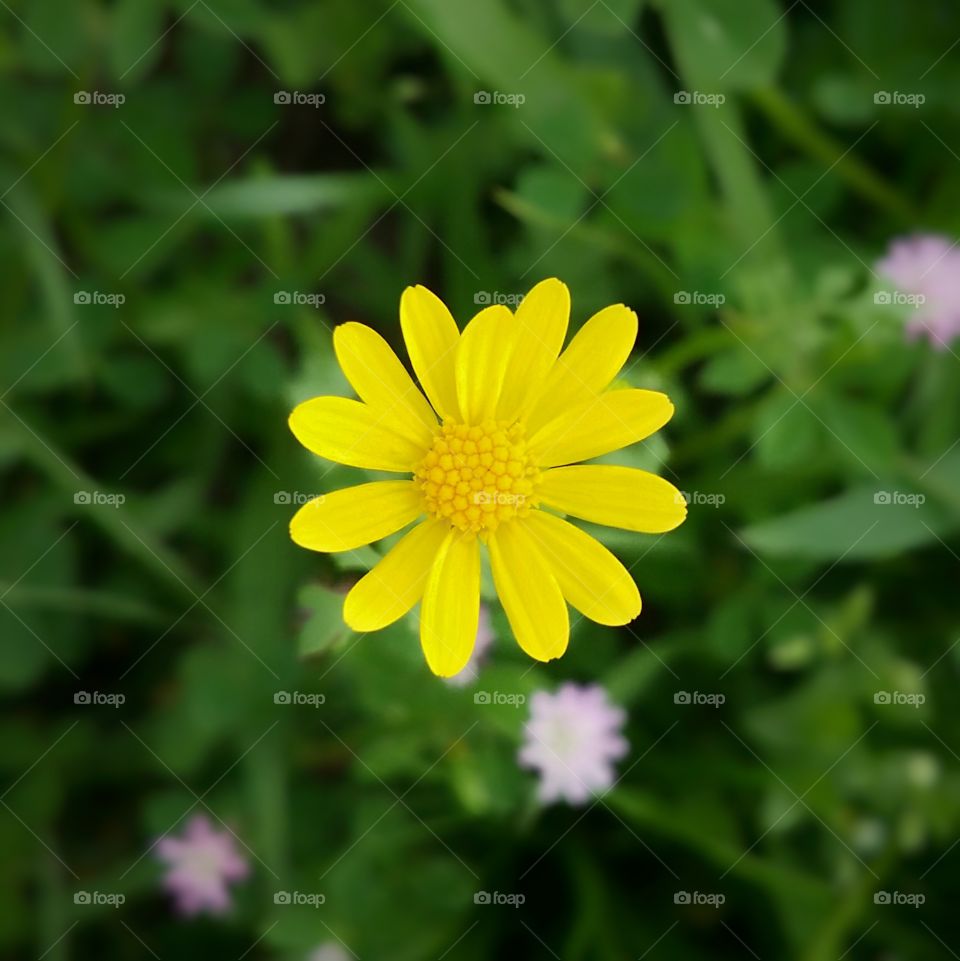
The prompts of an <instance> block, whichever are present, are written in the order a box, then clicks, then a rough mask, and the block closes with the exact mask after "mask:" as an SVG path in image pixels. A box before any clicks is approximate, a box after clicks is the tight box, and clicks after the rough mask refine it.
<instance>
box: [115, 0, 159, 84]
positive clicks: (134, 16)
mask: <svg viewBox="0 0 960 961" xmlns="http://www.w3.org/2000/svg"><path fill="white" fill-rule="evenodd" d="M163 16H164V4H163V3H162V2H159V0H120V2H119V3H118V4H117V5H116V6H115V7H114V8H113V30H112V31H111V34H110V40H111V43H110V51H109V56H110V66H111V69H112V70H113V75H114V77H115V78H116V79H117V80H118V81H125V82H126V83H133V82H135V81H136V80H139V79H140V77H142V76H144V74H146V73H148V72H149V70H150V68H151V67H152V66H153V65H154V64H155V63H156V62H157V58H158V57H159V56H160V54H161V53H163V50H164V45H163V39H162V37H163Z"/></svg>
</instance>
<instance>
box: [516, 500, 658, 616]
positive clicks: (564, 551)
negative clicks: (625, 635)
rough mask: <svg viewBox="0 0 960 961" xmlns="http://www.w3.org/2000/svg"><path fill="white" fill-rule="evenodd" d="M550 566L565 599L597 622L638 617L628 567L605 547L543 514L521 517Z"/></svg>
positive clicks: (637, 601) (636, 597)
mask: <svg viewBox="0 0 960 961" xmlns="http://www.w3.org/2000/svg"><path fill="white" fill-rule="evenodd" d="M524 523H525V524H526V526H527V530H528V531H529V533H530V536H531V537H532V538H533V540H534V541H535V542H536V545H537V547H538V548H539V549H540V552H541V553H542V554H543V556H544V557H545V558H546V559H547V561H548V563H549V564H550V567H551V569H552V570H553V574H554V576H555V577H556V579H557V583H558V584H559V585H560V590H561V591H562V592H563V596H564V597H565V598H566V599H567V600H568V601H569V602H570V604H571V605H573V607H575V608H576V609H577V610H578V611H580V612H581V613H582V614H584V615H586V616H587V617H589V618H590V620H591V621H596V622H597V623H598V624H608V625H611V626H615V625H617V624H627V623H629V622H630V621H632V620H633V619H634V618H635V617H636V616H637V615H638V614H639V613H640V592H639V591H638V590H637V585H636V584H634V583H633V578H632V577H631V576H630V573H629V572H628V571H627V569H626V568H625V567H624V566H623V564H621V563H620V561H618V560H617V558H616V557H614V556H613V554H611V553H610V551H608V550H607V549H606V548H605V547H604V546H603V544H601V543H600V542H599V541H598V540H596V539H595V538H593V537H591V536H590V535H589V534H586V533H584V532H583V531H582V530H580V528H579V527H574V526H573V524H569V523H567V521H565V520H562V519H561V518H559V517H554V516H553V514H547V513H545V512H544V511H536V510H535V511H531V512H530V514H529V515H528V516H527V517H526V518H525V519H524Z"/></svg>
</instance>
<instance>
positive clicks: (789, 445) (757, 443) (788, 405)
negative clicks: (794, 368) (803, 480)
mask: <svg viewBox="0 0 960 961" xmlns="http://www.w3.org/2000/svg"><path fill="white" fill-rule="evenodd" d="M822 432H823V431H822V427H821V425H820V424H819V423H818V422H817V418H816V415H815V414H813V413H812V412H811V411H810V410H809V409H808V407H807V406H805V402H804V401H802V400H800V399H798V397H797V396H796V395H794V394H792V393H790V392H789V391H787V390H778V391H776V392H775V393H774V394H772V395H771V396H770V397H768V398H767V399H766V400H765V401H764V402H763V403H762V404H761V405H760V408H759V410H758V411H757V416H756V419H755V421H754V425H753V444H754V447H755V449H756V455H757V460H759V461H760V463H761V464H762V465H763V466H764V467H767V468H772V469H781V468H785V467H790V466H792V465H794V464H798V463H800V462H801V461H802V460H803V459H804V458H806V457H809V456H810V455H811V454H813V453H814V452H815V451H816V449H817V446H818V443H819V441H820V436H821V434H822Z"/></svg>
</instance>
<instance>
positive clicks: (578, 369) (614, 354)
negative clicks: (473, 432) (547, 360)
mask: <svg viewBox="0 0 960 961" xmlns="http://www.w3.org/2000/svg"><path fill="white" fill-rule="evenodd" d="M636 339H637V315H636V314H635V313H634V312H633V311H632V310H630V308H629V307H624V305H623V304H614V305H613V306H612V307H604V308H603V310H601V311H599V312H598V313H596V314H594V315H593V316H592V317H591V318H590V319H589V320H588V321H587V322H586V323H585V324H584V325H583V327H581V328H580V330H578V331H577V333H576V335H575V336H574V338H573V340H571V341H570V343H569V344H568V345H567V349H566V350H565V351H564V352H563V353H562V354H561V355H560V357H559V358H558V360H557V362H556V363H555V364H554V365H553V369H552V370H551V371H550V373H549V374H548V375H547V379H546V380H545V381H544V384H543V387H542V389H541V392H540V397H539V399H538V400H537V402H536V404H535V405H534V407H533V410H532V411H531V413H530V416H529V417H528V418H527V432H528V434H531V435H532V434H534V433H535V432H536V431H537V430H538V429H539V428H540V427H542V426H543V425H544V424H546V423H547V422H548V421H551V420H553V418H554V417H556V416H558V415H559V414H562V413H563V412H564V411H565V410H568V409H569V408H571V407H575V406H576V405H577V404H581V403H583V402H584V401H585V400H588V399H589V398H590V397H594V396H595V395H597V394H599V393H600V392H601V391H602V390H605V389H606V388H607V387H609V386H610V383H611V381H612V380H613V378H614V377H616V376H617V374H618V373H619V372H620V369H621V368H622V367H623V365H624V364H625V363H626V361H627V358H628V357H629V356H630V351H631V350H632V349H633V345H634V343H635V342H636Z"/></svg>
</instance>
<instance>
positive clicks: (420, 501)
mask: <svg viewBox="0 0 960 961" xmlns="http://www.w3.org/2000/svg"><path fill="white" fill-rule="evenodd" d="M569 315H570V295H569V292H568V291H567V288H566V286H565V285H564V284H562V283H560V281H559V280H545V281H543V282H542V283H539V284H537V286H536V287H534V288H533V290H531V291H530V293H529V294H527V296H526V297H525V298H524V299H523V301H522V302H521V304H520V306H519V307H518V308H517V310H516V313H514V312H512V311H511V310H510V309H509V308H507V307H506V306H503V305H495V306H492V307H487V308H485V309H483V310H481V311H480V312H479V313H478V314H477V315H476V316H475V317H474V318H473V319H472V320H471V321H470V322H469V323H468V324H467V326H466V327H465V329H464V331H463V333H462V334H461V333H460V331H459V330H458V329H457V325H456V323H455V322H454V319H453V317H452V316H451V315H450V311H449V310H447V308H446V307H445V306H444V305H443V303H441V301H440V300H439V299H438V298H437V297H436V296H435V295H434V294H432V293H430V291H429V290H427V289H426V288H425V287H408V288H407V289H406V290H405V291H404V293H403V296H402V298H401V300H400V325H401V328H402V330H403V336H404V340H405V341H406V346H407V351H408V353H409V355H410V361H411V363H412V365H413V369H414V372H415V373H416V375H417V377H418V379H419V381H420V385H421V387H422V388H423V393H421V391H420V390H419V389H418V388H417V386H416V385H415V384H414V382H413V380H412V379H411V377H410V375H409V374H408V373H407V372H406V370H405V369H404V367H403V365H402V364H401V363H400V361H399V360H398V359H397V356H396V355H395V354H394V352H393V351H392V350H391V349H390V347H389V346H388V345H387V342H386V341H385V340H384V339H383V338H382V337H381V336H380V335H379V334H377V333H376V332H375V331H373V330H371V329H370V328H369V327H365V326H363V325H362V324H357V323H348V324H343V325H341V326H340V327H338V328H337V329H336V330H335V331H334V336H333V345H334V349H335V351H336V354H337V359H338V360H339V362H340V366H341V368H342V369H343V372H344V374H345V375H346V377H347V380H349V382H350V384H351V385H352V386H353V389H354V390H355V391H356V393H357V395H358V397H359V398H360V399H359V400H352V399H349V398H346V397H314V398H313V399H312V400H308V401H305V402H304V403H302V404H300V405H299V406H298V407H297V408H296V409H295V410H294V411H293V413H292V414H291V415H290V429H291V430H292V431H293V433H294V434H295V435H296V437H297V439H298V440H299V441H300V442H301V443H302V444H303V445H304V446H305V447H306V448H308V449H309V450H311V451H312V452H313V453H315V454H319V455H320V456H321V457H326V458H327V459H329V460H333V461H336V462H338V463H341V464H347V465H350V466H353V467H361V468H367V469H370V470H379V471H392V472H395V473H397V474H400V475H404V476H403V477H402V478H401V479H397V480H381V481H374V482H372V483H367V484H360V485H358V486H356V487H349V488H346V489H344V490H339V491H334V492H333V493H331V494H327V495H326V496H325V497H322V498H315V499H314V500H312V501H310V502H309V503H307V504H305V505H304V506H303V507H302V508H301V509H300V510H299V511H298V512H297V514H296V515H295V516H294V518H293V520H292V521H291V524H290V535H291V537H292V538H293V540H294V541H295V542H296V543H297V544H300V545H301V546H302V547H306V548H309V549H311V550H316V551H349V550H353V549H355V548H357V547H360V546H362V545H365V544H369V543H371V542H373V541H377V540H380V539H381V538H383V537H386V536H387V535H389V534H393V533H394V532H395V531H399V530H401V529H402V528H405V527H407V526H408V525H410V524H413V523H414V522H416V524H415V526H414V527H413V528H412V529H411V530H409V531H408V532H407V533H406V534H405V535H404V536H403V537H402V538H401V539H400V540H399V541H398V542H397V543H396V544H395V545H394V546H393V548H392V549H391V550H390V551H389V552H388V553H387V554H385V555H384V557H383V558H382V559H381V560H380V561H379V562H378V563H377V564H376V565H375V566H374V568H373V569H372V570H371V571H370V572H369V573H368V574H366V575H365V576H364V577H362V578H361V579H360V580H359V581H358V582H357V584H356V585H355V586H354V587H353V589H352V590H351V591H350V593H349V594H348V595H347V597H346V600H345V602H344V606H343V617H344V620H345V621H346V623H347V624H348V625H349V626H350V627H352V628H353V629H354V630H356V631H374V630H379V629H380V628H383V627H386V626H387V625H388V624H391V623H393V622H394V621H396V620H397V619H398V618H400V617H402V616H403V615H404V614H406V613H407V612H408V611H409V610H410V609H411V608H412V607H413V605H414V604H416V603H417V602H418V601H422V605H421V612H420V642H421V646H422V647H423V652H424V655H425V657H426V660H427V664H428V665H429V666H430V669H431V670H432V671H433V672H434V673H435V674H439V675H440V676H441V677H452V676H453V675H455V674H458V673H459V672H460V671H462V670H463V668H464V666H465V665H466V664H467V662H468V660H469V658H470V654H471V651H472V650H473V646H474V641H475V638H476V636H477V628H478V622H479V617H480V550H481V546H483V547H485V549H486V550H487V552H488V553H489V557H490V565H491V568H492V571H493V579H494V584H495V587H496V589H497V594H498V595H499V597H500V601H501V602H502V604H503V607H504V610H505V612H506V615H507V619H508V621H509V622H510V627H511V629H512V631H513V633H514V635H515V637H516V639H517V642H518V643H519V644H520V647H521V648H523V650H524V651H526V652H527V654H529V655H530V656H531V657H533V658H536V659H537V660H540V661H549V660H551V659H553V658H555V657H560V655H561V654H563V652H564V651H565V650H566V647H567V641H568V638H569V633H570V625H569V616H568V613H567V604H568V603H569V604H571V605H572V606H573V607H575V608H576V609H577V610H579V611H580V612H581V613H583V614H584V615H586V616H587V617H589V618H591V619H592V620H595V621H597V622H599V623H601V624H610V625H614V624H626V623H628V622H629V621H631V620H632V619H633V618H634V617H636V616H637V614H639V613H640V594H639V592H638V591H637V587H636V585H635V584H634V583H633V580H632V578H631V577H630V575H629V573H628V572H627V570H626V568H624V566H623V565H622V564H621V563H620V561H618V560H617V559H616V558H615V557H614V556H613V554H611V553H610V551H608V550H607V549H606V548H605V547H604V546H603V545H602V544H600V543H599V541H597V540H595V539H594V538H592V537H590V536H589V535H587V534H585V533H584V532H583V531H581V530H580V529H579V528H577V527H575V526H574V525H573V524H571V523H569V522H568V521H567V520H565V519H563V518H562V517H560V516H558V515H560V514H564V515H569V516H572V517H579V518H582V519H583V520H587V521H593V522H594V523H597V524H606V525H610V526H613V527H622V528H625V529H627V530H631V531H645V532H648V533H661V532H664V531H668V530H672V529H673V528H674V527H676V526H677V525H678V524H680V523H681V522H682V521H683V519H684V517H685V516H686V507H685V505H684V502H683V498H682V497H681V496H680V495H679V492H678V491H677V490H676V488H674V487H673V486H672V485H671V484H669V483H667V481H665V480H663V479H662V478H660V477H657V476H656V475H654V474H650V473H647V472H646V471H641V470H635V469H632V468H627V467H613V466H608V465H589V466H587V465H578V466H572V465H576V464H577V462H578V461H584V460H590V459H591V458H594V457H598V456H599V455H601V454H606V453H608V452H610V451H615V450H619V449H620V448H622V447H626V446H627V445H629V444H633V443H636V442H637V441H640V440H643V439H644V438H645V437H647V436H649V435H650V434H652V433H653V432H654V431H656V430H659V429H660V428H661V427H662V426H663V425H664V424H665V423H666V422H667V421H668V420H669V419H670V417H671V415H672V414H673V404H671V403H670V401H669V399H668V398H667V397H666V395H665V394H661V393H658V392H656V391H651V390H635V389H632V388H615V389H611V384H612V383H613V380H614V378H615V377H616V376H617V374H618V373H619V371H620V368H621V367H622V366H623V364H624V362H625V361H626V359H627V357H628V356H629V354H630V350H631V349H632V347H633V343H634V340H635V339H636V334H637V318H636V315H635V314H634V313H633V311H631V310H629V309H627V308H626V307H624V306H623V305H622V304H618V305H616V306H613V307H607V308H605V309H604V310H601V311H600V312H599V313H597V314H595V315H594V316H593V317H591V318H590V319H589V320H588V321H587V322H586V324H584V325H583V327H582V328H581V329H580V331H579V332H578V333H577V334H576V336H574V337H573V338H572V340H571V341H570V343H569V344H568V345H567V347H566V349H565V350H563V352H562V353H561V348H562V347H563V342H564V339H565V337H566V333H567V323H568V320H569ZM424 395H426V396H424ZM544 508H548V509H549V511H548V510H545V509H544Z"/></svg>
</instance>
